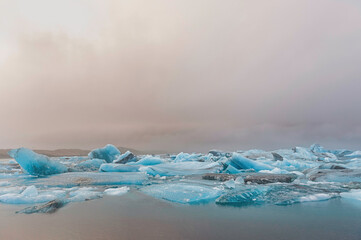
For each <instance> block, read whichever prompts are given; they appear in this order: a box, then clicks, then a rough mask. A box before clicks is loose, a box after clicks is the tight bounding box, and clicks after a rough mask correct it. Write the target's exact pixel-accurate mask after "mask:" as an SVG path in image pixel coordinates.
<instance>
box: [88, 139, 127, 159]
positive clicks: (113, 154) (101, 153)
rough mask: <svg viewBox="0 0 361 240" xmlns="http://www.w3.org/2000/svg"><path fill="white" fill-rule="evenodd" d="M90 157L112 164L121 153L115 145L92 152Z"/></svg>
mask: <svg viewBox="0 0 361 240" xmlns="http://www.w3.org/2000/svg"><path fill="white" fill-rule="evenodd" d="M88 156H89V157H90V158H97V159H104V160H105V161H106V162H107V163H111V162H113V161H114V160H116V159H117V158H118V157H119V156H120V151H119V150H118V148H116V147H115V146H114V145H111V144H108V145H106V146H105V147H103V148H97V149H94V150H92V151H91V152H90V153H89V154H88Z"/></svg>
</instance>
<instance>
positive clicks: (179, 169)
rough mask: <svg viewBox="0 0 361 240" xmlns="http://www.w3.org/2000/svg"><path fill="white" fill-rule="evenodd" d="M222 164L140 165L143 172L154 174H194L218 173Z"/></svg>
mask: <svg viewBox="0 0 361 240" xmlns="http://www.w3.org/2000/svg"><path fill="white" fill-rule="evenodd" d="M220 168H221V166H220V164H219V163H217V162H179V163H163V164H158V165H155V166H144V167H140V168H139V170H140V171H141V172H146V173H147V174H149V175H152V176H156V175H159V176H176V175H180V176H184V175H193V174H204V173H216V172H219V171H220Z"/></svg>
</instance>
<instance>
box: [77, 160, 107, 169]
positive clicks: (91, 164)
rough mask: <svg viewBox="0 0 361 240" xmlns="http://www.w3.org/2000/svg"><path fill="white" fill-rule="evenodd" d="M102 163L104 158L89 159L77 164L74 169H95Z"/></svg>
mask: <svg viewBox="0 0 361 240" xmlns="http://www.w3.org/2000/svg"><path fill="white" fill-rule="evenodd" d="M103 163H105V160H104V159H96V158H94V159H89V160H86V161H84V162H81V163H79V164H77V165H76V166H75V169H76V170H79V171H80V170H81V171H97V170H99V168H100V166H101V165H102V164H103Z"/></svg>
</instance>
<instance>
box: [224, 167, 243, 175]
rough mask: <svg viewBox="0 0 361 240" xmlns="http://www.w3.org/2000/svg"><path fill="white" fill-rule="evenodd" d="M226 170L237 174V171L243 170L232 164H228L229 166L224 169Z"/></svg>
mask: <svg viewBox="0 0 361 240" xmlns="http://www.w3.org/2000/svg"><path fill="white" fill-rule="evenodd" d="M224 172H226V173H229V174H237V173H240V172H241V171H240V170H238V169H237V168H235V167H233V166H232V165H228V167H227V168H226V169H225V170H224Z"/></svg>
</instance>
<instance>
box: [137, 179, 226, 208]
mask: <svg viewBox="0 0 361 240" xmlns="http://www.w3.org/2000/svg"><path fill="white" fill-rule="evenodd" d="M141 190H142V192H144V193H146V194H149V195H151V196H153V197H155V198H160V199H164V200H167V201H171V202H176V203H183V204H195V203H203V202H208V201H210V200H213V199H216V198H217V197H219V196H220V195H221V193H222V192H221V190H220V189H217V188H211V187H206V186H200V185H190V184H185V183H174V184H173V183H172V184H156V185H152V186H148V187H145V188H142V189H141Z"/></svg>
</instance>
